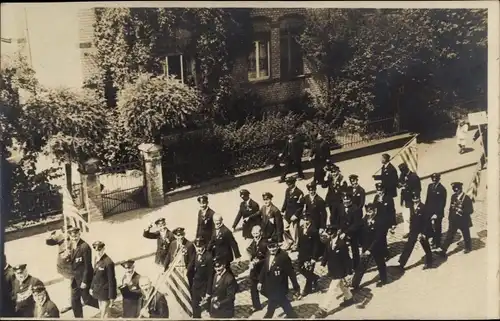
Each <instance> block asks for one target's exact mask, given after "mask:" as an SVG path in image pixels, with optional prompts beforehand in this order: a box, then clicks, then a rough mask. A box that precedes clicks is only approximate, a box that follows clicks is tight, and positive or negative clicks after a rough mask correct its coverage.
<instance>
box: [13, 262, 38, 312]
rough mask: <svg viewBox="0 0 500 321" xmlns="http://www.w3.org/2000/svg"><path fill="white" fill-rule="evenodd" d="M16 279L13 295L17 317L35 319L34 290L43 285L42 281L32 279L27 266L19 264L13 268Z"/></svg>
mask: <svg viewBox="0 0 500 321" xmlns="http://www.w3.org/2000/svg"><path fill="white" fill-rule="evenodd" d="M12 269H13V271H14V275H15V279H14V282H13V284H12V294H13V296H14V298H15V300H16V317H18V318H33V317H34V314H33V313H34V308H35V301H34V300H33V292H32V288H33V287H35V286H37V285H43V283H42V281H40V280H39V279H37V278H35V277H32V276H31V275H29V274H28V271H27V270H26V264H19V265H16V266H14V267H13V268H12Z"/></svg>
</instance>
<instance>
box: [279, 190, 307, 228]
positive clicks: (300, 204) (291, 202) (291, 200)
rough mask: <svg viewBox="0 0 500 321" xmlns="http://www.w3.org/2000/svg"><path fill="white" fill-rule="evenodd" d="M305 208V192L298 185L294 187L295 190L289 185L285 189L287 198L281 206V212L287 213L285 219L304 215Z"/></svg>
mask: <svg viewBox="0 0 500 321" xmlns="http://www.w3.org/2000/svg"><path fill="white" fill-rule="evenodd" d="M303 208H304V192H302V190H300V189H299V188H298V187H294V189H293V191H292V189H290V188H289V187H288V188H287V189H286V191H285V200H284V201H283V206H282V207H281V212H283V213H285V220H287V221H290V218H291V217H292V216H293V215H295V216H297V218H298V219H300V218H301V216H302V209H303Z"/></svg>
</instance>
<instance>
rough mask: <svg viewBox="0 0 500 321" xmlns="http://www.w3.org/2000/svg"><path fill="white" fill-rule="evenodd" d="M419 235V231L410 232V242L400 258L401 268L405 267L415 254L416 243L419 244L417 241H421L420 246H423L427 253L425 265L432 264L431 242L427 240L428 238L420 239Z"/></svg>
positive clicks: (408, 241)
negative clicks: (413, 253)
mask: <svg viewBox="0 0 500 321" xmlns="http://www.w3.org/2000/svg"><path fill="white" fill-rule="evenodd" d="M419 234H420V232H419V231H412V230H410V233H409V235H408V240H407V241H406V243H405V246H404V248H403V253H401V256H400V257H399V265H400V266H402V267H404V266H405V265H406V263H407V262H408V259H409V258H410V255H411V252H413V249H414V248H415V243H417V240H418V241H420V244H421V245H422V248H423V249H424V251H425V263H426V264H431V263H432V251H431V246H430V245H429V240H427V237H422V238H419Z"/></svg>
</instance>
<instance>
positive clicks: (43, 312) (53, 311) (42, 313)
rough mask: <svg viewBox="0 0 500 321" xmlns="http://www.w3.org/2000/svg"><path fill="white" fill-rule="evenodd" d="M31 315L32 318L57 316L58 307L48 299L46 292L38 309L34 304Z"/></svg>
mask: <svg viewBox="0 0 500 321" xmlns="http://www.w3.org/2000/svg"><path fill="white" fill-rule="evenodd" d="M33 317H34V318H39V319H43V318H59V309H58V308H57V306H56V305H55V304H54V302H52V301H51V300H50V297H49V295H48V294H47V299H46V300H45V302H44V303H43V304H42V306H41V308H40V309H38V308H37V307H36V306H35V308H34V309H33Z"/></svg>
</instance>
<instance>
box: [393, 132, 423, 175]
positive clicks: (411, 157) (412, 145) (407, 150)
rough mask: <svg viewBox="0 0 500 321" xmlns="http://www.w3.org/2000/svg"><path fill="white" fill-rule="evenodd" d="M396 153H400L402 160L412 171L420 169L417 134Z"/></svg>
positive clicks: (415, 171)
mask: <svg viewBox="0 0 500 321" xmlns="http://www.w3.org/2000/svg"><path fill="white" fill-rule="evenodd" d="M396 155H399V157H400V159H401V162H403V163H405V164H406V165H408V168H409V169H410V171H412V172H414V173H417V170H418V154H417V136H415V137H413V138H412V140H411V141H410V142H409V143H408V144H406V146H405V147H403V148H402V149H401V150H400V151H399V152H398V153H397V154H396Z"/></svg>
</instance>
